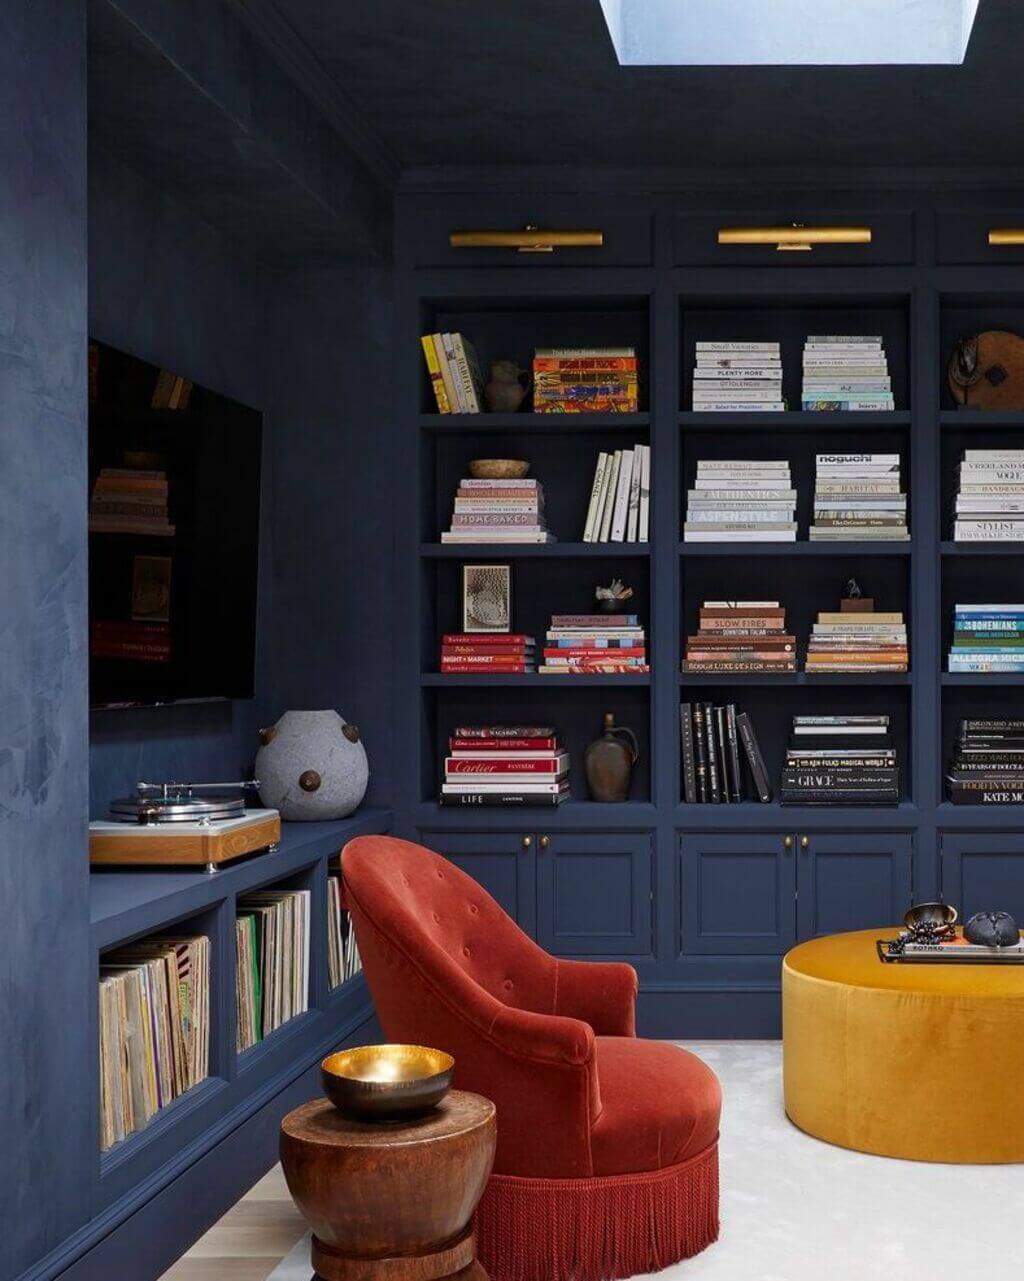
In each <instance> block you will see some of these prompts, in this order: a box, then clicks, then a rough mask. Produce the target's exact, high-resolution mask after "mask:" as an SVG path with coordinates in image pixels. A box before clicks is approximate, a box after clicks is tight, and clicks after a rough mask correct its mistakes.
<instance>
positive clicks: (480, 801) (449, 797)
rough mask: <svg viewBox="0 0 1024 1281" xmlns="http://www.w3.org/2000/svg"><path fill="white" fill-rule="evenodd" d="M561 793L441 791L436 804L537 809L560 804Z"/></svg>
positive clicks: (477, 807)
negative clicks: (491, 793)
mask: <svg viewBox="0 0 1024 1281" xmlns="http://www.w3.org/2000/svg"><path fill="white" fill-rule="evenodd" d="M564 799H565V798H564V796H563V795H562V794H561V793H557V792H556V793H553V794H552V795H550V796H542V795H540V794H538V793H529V792H527V793H524V792H503V793H502V794H501V795H500V796H499V795H485V794H482V793H480V792H463V793H455V794H453V793H451V792H448V793H442V794H441V796H439V797H438V804H439V805H441V806H442V807H443V808H446V809H447V808H455V807H458V806H470V807H472V808H474V809H482V808H485V807H487V806H498V805H508V806H518V807H519V808H520V809H539V808H541V807H542V806H547V807H550V806H555V805H560V804H561V803H562V801H563V800H564Z"/></svg>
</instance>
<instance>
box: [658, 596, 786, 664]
mask: <svg viewBox="0 0 1024 1281" xmlns="http://www.w3.org/2000/svg"><path fill="white" fill-rule="evenodd" d="M682 669H683V671H684V672H722V673H723V674H724V673H728V672H795V671H796V637H795V636H793V635H791V634H790V633H789V632H787V631H786V610H785V607H784V606H783V605H782V604H780V602H779V601H777V600H706V601H705V602H704V604H703V605H701V607H700V613H699V621H698V624H697V632H696V634H695V635H693V636H687V638H686V657H685V658H684V659H683V664H682Z"/></svg>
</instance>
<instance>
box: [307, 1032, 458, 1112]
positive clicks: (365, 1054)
mask: <svg viewBox="0 0 1024 1281" xmlns="http://www.w3.org/2000/svg"><path fill="white" fill-rule="evenodd" d="M454 1073H455V1060H454V1059H453V1058H452V1056H451V1055H450V1054H445V1052H444V1050H432V1049H430V1048H429V1047H427V1046H425V1045H360V1046H358V1047H357V1048H356V1049H354V1050H338V1051H337V1053H335V1054H329V1055H328V1056H327V1058H325V1059H324V1061H323V1062H322V1063H321V1064H320V1076H321V1079H322V1080H323V1085H324V1093H325V1094H326V1095H327V1097H328V1098H329V1099H330V1100H331V1102H332V1103H333V1104H334V1106H335V1107H337V1108H340V1109H341V1110H342V1112H345V1113H347V1114H348V1115H349V1116H356V1117H362V1118H363V1119H364V1120H367V1121H372V1120H381V1119H382V1118H394V1117H411V1116H414V1115H417V1114H419V1115H422V1114H423V1113H424V1112H429V1111H430V1109H431V1108H433V1107H436V1106H437V1104H438V1103H440V1102H441V1100H442V1099H443V1098H444V1096H445V1095H446V1094H447V1093H448V1091H449V1090H450V1089H451V1084H452V1076H453V1075H454Z"/></svg>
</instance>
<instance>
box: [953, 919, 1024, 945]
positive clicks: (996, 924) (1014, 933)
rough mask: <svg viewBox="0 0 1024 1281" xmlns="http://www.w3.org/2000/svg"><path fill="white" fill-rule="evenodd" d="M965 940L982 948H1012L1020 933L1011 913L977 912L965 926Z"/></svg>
mask: <svg viewBox="0 0 1024 1281" xmlns="http://www.w3.org/2000/svg"><path fill="white" fill-rule="evenodd" d="M964 938H965V939H966V940H967V942H968V943H977V944H979V945H980V946H981V947H1012V946H1013V945H1014V944H1015V943H1019V942H1020V931H1019V930H1018V929H1017V922H1016V921H1015V920H1014V919H1013V917H1012V916H1011V915H1010V914H1009V912H976V913H975V914H974V916H972V917H971V919H970V920H969V921H968V922H967V924H966V925H965V926H964Z"/></svg>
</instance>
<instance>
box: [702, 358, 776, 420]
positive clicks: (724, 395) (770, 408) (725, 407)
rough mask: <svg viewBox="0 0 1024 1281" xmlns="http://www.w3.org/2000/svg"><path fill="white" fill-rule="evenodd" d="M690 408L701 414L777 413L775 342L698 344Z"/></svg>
mask: <svg viewBox="0 0 1024 1281" xmlns="http://www.w3.org/2000/svg"><path fill="white" fill-rule="evenodd" d="M693 408H694V410H695V411H697V412H700V413H729V414H732V413H749V412H776V413H777V412H780V411H781V410H783V409H785V408H786V402H785V401H784V400H783V398H782V355H781V352H780V348H779V344H778V343H777V342H699V343H698V344H697V363H696V365H695V366H694V370H693Z"/></svg>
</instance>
